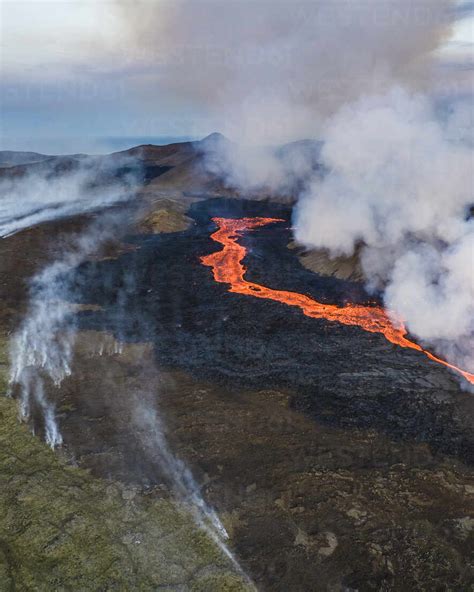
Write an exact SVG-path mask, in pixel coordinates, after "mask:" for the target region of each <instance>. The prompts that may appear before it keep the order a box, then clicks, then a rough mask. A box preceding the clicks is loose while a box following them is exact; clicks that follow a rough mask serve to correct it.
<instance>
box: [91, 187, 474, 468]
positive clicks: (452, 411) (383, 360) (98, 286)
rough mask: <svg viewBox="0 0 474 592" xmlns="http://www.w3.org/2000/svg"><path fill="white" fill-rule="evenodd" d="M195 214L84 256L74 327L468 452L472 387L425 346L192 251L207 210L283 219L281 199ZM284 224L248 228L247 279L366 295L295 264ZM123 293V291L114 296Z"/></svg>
mask: <svg viewBox="0 0 474 592" xmlns="http://www.w3.org/2000/svg"><path fill="white" fill-rule="evenodd" d="M190 214H191V216H193V217H194V219H195V220H196V225H195V226H194V227H192V228H190V229H189V230H187V231H185V232H180V233H171V234H167V235H166V236H163V235H156V236H148V237H143V236H141V237H135V238H133V237H131V238H130V240H131V241H132V242H134V243H135V244H136V245H137V246H139V247H140V248H139V249H138V250H136V251H134V252H133V253H129V254H127V255H124V256H122V257H120V258H119V259H118V260H116V261H105V262H103V263H100V262H99V263H94V264H87V265H86V266H84V267H83V269H82V271H81V274H83V277H82V278H81V284H82V285H86V286H89V288H88V289H87V290H86V291H84V292H83V293H82V296H83V302H84V303H93V304H99V305H100V306H101V307H103V310H102V311H101V312H98V313H92V312H91V313H84V314H83V315H82V326H83V327H84V328H88V329H91V328H92V329H99V330H107V331H112V332H114V333H115V334H116V335H117V337H119V338H122V339H123V338H125V339H130V340H143V339H145V340H151V341H152V342H153V343H154V344H155V352H156V359H157V362H158V364H159V365H160V366H165V367H169V368H181V369H185V370H187V371H189V372H191V373H192V374H193V375H194V376H196V377H198V378H200V379H206V380H209V379H212V380H214V381H218V382H221V383H222V384H225V385H228V386H233V387H244V388H257V389H258V388H278V389H282V388H283V389H288V390H289V391H290V392H291V393H292V405H293V407H294V408H295V409H298V410H301V411H304V412H306V413H309V414H310V415H312V416H313V417H315V418H318V419H319V420H321V421H324V422H327V423H328V424H331V425H338V426H344V427H352V428H356V427H357V428H364V429H366V428H377V429H379V430H382V431H384V432H386V433H387V434H389V435H390V436H392V437H397V438H402V439H407V438H408V439H413V440H418V441H421V442H427V443H429V444H430V445H431V446H432V448H433V450H435V451H436V450H440V451H443V452H446V453H449V454H456V455H459V456H460V457H461V458H462V459H463V460H465V461H467V462H472V461H473V460H474V457H473V450H474V446H473V439H474V435H473V430H472V427H473V423H472V421H473V417H474V401H473V399H472V396H471V395H470V394H468V393H466V392H463V391H462V390H461V388H460V386H459V380H458V378H457V377H454V376H453V375H452V374H451V373H450V372H449V371H448V370H446V369H445V368H443V367H442V366H440V365H439V364H436V363H435V362H431V361H429V360H428V359H427V358H426V357H425V356H424V355H422V354H420V353H418V352H415V351H413V350H409V349H403V348H400V347H396V346H393V345H392V344H390V343H389V342H387V341H386V340H385V338H384V337H383V336H382V335H378V334H370V333H367V332H365V331H363V330H362V329H359V328H357V327H347V326H342V325H339V324H337V323H328V322H326V321H324V320H315V319H311V318H308V317H306V316H304V315H303V314H302V313H301V312H300V311H299V310H298V309H296V308H292V307H288V306H286V305H284V304H280V303H276V302H271V301H264V300H258V299H253V298H251V297H248V296H244V295H239V294H231V293H229V292H227V289H226V286H224V285H222V284H216V283H215V282H214V281H213V279H212V275H211V271H210V269H209V268H206V267H203V266H202V265H200V262H199V257H200V256H202V255H205V254H207V253H209V252H212V251H213V250H215V249H216V248H219V245H216V243H214V242H213V241H211V240H210V238H209V235H210V233H211V232H212V230H213V228H214V225H213V223H212V221H210V218H211V217H212V216H214V215H228V216H236V217H238V216H242V215H265V216H278V217H284V218H285V219H286V220H288V219H289V212H288V210H286V209H285V208H284V207H280V206H276V205H274V204H273V205H270V204H264V203H255V202H244V201H241V200H239V201H237V200H235V201H232V200H219V199H216V200H211V201H208V202H201V203H200V204H198V205H196V206H195V207H194V208H193V209H192V210H191V213H190ZM289 236H290V230H289V223H288V222H283V223H279V224H274V225H272V226H268V227H264V228H262V229H260V230H258V231H254V232H251V233H248V234H247V235H246V236H245V237H244V238H243V243H244V244H245V245H246V246H247V248H248V251H249V254H248V257H247V260H246V261H245V263H246V265H247V267H248V272H247V278H248V279H249V280H251V281H254V282H259V283H262V284H264V285H266V286H269V287H272V288H278V289H284V290H293V291H297V292H301V293H305V294H308V295H310V296H312V297H314V298H316V299H318V300H321V301H326V302H330V303H337V304H341V305H342V304H343V303H344V302H346V301H351V302H364V301H367V300H368V297H367V295H366V294H365V293H364V291H363V289H362V287H361V286H360V285H358V284H353V283H350V282H347V281H342V280H337V279H335V278H332V277H319V276H317V275H315V274H313V273H311V272H309V271H307V270H306V269H304V268H303V267H302V266H301V265H300V263H299V262H298V260H297V258H296V257H295V256H294V254H293V253H291V252H290V251H289V250H288V249H287V248H286V244H287V243H288V240H289ZM117 295H120V298H117Z"/></svg>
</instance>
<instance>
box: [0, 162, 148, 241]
mask: <svg viewBox="0 0 474 592" xmlns="http://www.w3.org/2000/svg"><path fill="white" fill-rule="evenodd" d="M138 174H139V167H138V165H137V161H136V160H132V159H131V158H130V157H127V156H118V155H114V156H113V157H106V158H94V157H84V158H82V159H80V160H78V159H72V160H64V159H61V158H58V159H55V158H52V159H50V160H48V161H46V162H43V163H41V164H40V165H30V166H28V167H26V169H25V170H24V171H23V170H22V171H21V173H20V174H18V173H14V174H12V173H11V172H10V171H9V170H8V169H5V170H4V171H3V172H2V176H1V177H0V237H6V236H9V235H11V234H15V233H16V232H19V231H21V230H24V229H25V228H29V227H31V226H34V225H35V224H39V223H41V222H46V221H50V220H57V219H60V218H64V217H66V216H72V215H75V214H84V213H87V212H91V211H94V210H98V209H100V208H103V207H106V206H109V205H112V204H114V203H116V202H118V201H122V200H124V199H127V197H128V196H129V191H130V190H131V189H132V187H133V186H134V184H135V183H136V181H137V176H138Z"/></svg>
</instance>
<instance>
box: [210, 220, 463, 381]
mask: <svg viewBox="0 0 474 592" xmlns="http://www.w3.org/2000/svg"><path fill="white" fill-rule="evenodd" d="M213 222H215V224H216V225H217V227H218V229H217V230H216V232H214V233H213V234H212V235H211V238H212V239H213V240H214V241H216V242H218V243H220V244H221V245H223V249H222V250H220V251H217V252H216V253H212V254H210V255H206V256H205V257H201V262H202V264H203V265H206V266H208V267H211V268H212V273H213V275H214V279H215V280H216V282H219V283H222V284H229V286H230V287H229V292H235V293H237V294H245V295H248V296H253V297H255V298H263V299H266V300H274V301H276V302H281V303H283V304H287V305H289V306H297V307H298V308H300V309H301V311H302V312H303V313H304V314H305V315H306V316H308V317H312V318H315V319H326V320H327V321H331V322H337V323H342V324H344V325H350V326H355V327H361V328H362V329H364V330H365V331H368V332H370V333H381V334H382V335H383V336H384V337H385V338H386V339H387V340H388V341H390V342H391V343H393V344H395V345H399V346H400V347H405V348H410V349H414V350H415V351H419V352H420V353H423V354H425V355H426V356H427V357H428V358H429V359H430V360H433V361H434V362H437V363H438V364H442V365H443V366H446V367H447V368H450V369H451V370H453V371H455V372H457V373H458V374H460V375H461V376H463V377H464V378H465V379H466V380H467V381H468V382H470V383H471V384H474V374H471V373H469V372H466V371H465V370H462V369H460V368H458V367H457V366H454V365H452V364H450V363H449V362H446V361H445V360H443V359H441V358H438V357H437V356H435V355H434V354H432V353H431V352H429V351H427V350H425V349H423V348H422V347H421V345H419V344H417V343H415V342H414V341H411V340H410V339H408V338H407V331H406V329H405V327H404V325H403V323H402V322H398V323H394V322H393V321H392V320H391V319H390V318H389V316H388V315H387V313H386V312H385V310H384V309H383V308H382V307H380V306H365V305H361V304H347V305H345V306H343V307H340V306H336V305H334V304H325V303H322V302H318V301H317V300H314V299H313V298H311V297H309V296H306V295H304V294H299V293H298V292H289V291H286V290H274V289H272V288H267V287H266V286H263V285H261V284H256V283H253V282H249V281H247V280H246V279H245V277H244V276H245V272H246V268H245V266H244V265H243V263H242V261H243V259H244V257H245V255H246V254H247V249H246V248H245V247H244V246H242V245H240V244H239V243H238V242H237V241H238V239H239V237H240V236H241V235H242V233H243V232H245V231H248V230H253V229H255V228H258V227H260V226H265V225H267V224H272V223H275V222H282V220H279V219H277V218H239V219H231V218H213Z"/></svg>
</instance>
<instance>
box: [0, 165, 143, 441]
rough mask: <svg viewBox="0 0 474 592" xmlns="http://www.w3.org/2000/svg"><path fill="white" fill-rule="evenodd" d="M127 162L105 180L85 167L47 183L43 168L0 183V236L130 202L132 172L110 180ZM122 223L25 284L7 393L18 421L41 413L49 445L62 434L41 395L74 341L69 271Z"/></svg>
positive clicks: (116, 219) (85, 237) (110, 224)
mask: <svg viewBox="0 0 474 592" xmlns="http://www.w3.org/2000/svg"><path fill="white" fill-rule="evenodd" d="M125 164H127V165H129V166H130V165H131V161H130V159H126V160H125V159H122V158H118V159H115V158H112V159H110V161H109V162H108V163H107V165H106V172H107V176H105V177H104V172H105V169H104V167H103V166H98V165H97V163H95V162H94V163H90V162H87V163H86V164H83V163H80V164H79V165H78V168H77V169H76V170H74V171H73V172H66V173H64V174H61V175H59V176H53V177H51V172H50V171H49V170H48V169H42V170H41V172H35V173H29V174H27V175H26V176H23V177H20V178H8V179H6V180H4V181H3V182H2V183H1V184H0V211H1V213H2V223H1V225H0V232H1V233H2V236H5V235H8V234H12V233H15V232H18V231H19V230H21V229H24V228H26V227H28V226H30V225H31V224H37V223H39V222H42V221H45V220H52V219H57V218H60V217H64V216H65V215H71V214H79V213H81V214H82V213H85V212H90V211H91V210H97V209H100V208H104V207H105V206H110V205H112V204H114V203H118V202H121V201H125V200H127V199H129V198H130V196H131V190H132V188H133V183H134V182H135V183H136V172H137V170H138V169H136V167H135V172H130V171H128V172H127V173H126V175H125V176H124V177H122V178H121V179H120V178H119V179H115V180H114V179H113V178H111V175H113V173H114V171H115V172H116V173H117V172H118V171H119V170H120V168H121V167H123V166H124V165H125ZM101 176H102V179H101ZM105 181H107V182H106V183H105ZM120 224H121V225H122V226H123V220H122V219H121V215H120V214H117V215H114V214H111V215H107V216H106V215H103V216H102V218H99V219H98V220H97V221H96V222H94V223H92V224H91V225H90V226H89V227H88V228H87V229H86V231H84V232H83V233H82V234H79V235H77V236H75V237H73V238H72V239H70V242H71V244H70V246H69V247H67V248H66V250H65V252H64V253H63V254H62V255H61V256H60V258H59V259H57V260H56V261H53V262H52V263H51V264H49V265H47V266H46V267H45V268H44V269H43V270H41V271H40V272H38V273H37V274H36V275H35V276H34V277H33V278H32V279H31V282H30V293H29V299H30V301H29V306H28V310H27V313H26V315H25V317H24V319H23V321H22V323H21V324H20V326H19V327H18V329H17V330H16V332H15V334H14V335H13V337H12V338H11V340H10V361H11V364H10V369H11V370H10V386H11V388H10V390H11V392H12V393H13V392H15V393H18V396H19V399H20V416H21V417H22V418H23V419H24V420H27V419H28V418H29V417H30V414H31V412H32V406H35V407H37V408H38V410H39V411H40V412H41V413H42V415H43V420H44V432H45V439H46V441H47V443H48V444H49V445H50V446H52V447H55V446H58V445H60V444H61V443H62V436H61V432H60V429H59V426H58V423H57V420H56V417H55V410H54V405H53V404H52V403H51V402H50V401H48V399H47V396H46V391H47V388H48V387H50V386H52V387H55V388H58V387H59V386H60V384H61V382H62V381H63V380H64V378H65V377H66V376H68V375H70V374H71V360H72V356H73V349H74V341H75V327H74V315H73V314H72V310H71V306H70V304H69V303H68V301H69V302H71V301H74V299H73V297H74V294H73V289H74V288H73V286H72V285H71V279H70V278H71V272H72V271H73V270H74V269H75V268H76V267H77V266H78V265H79V264H81V263H82V262H83V261H84V260H85V259H87V257H88V256H90V255H91V254H93V253H94V252H95V251H97V249H98V247H99V246H100V245H101V244H102V243H103V242H104V241H105V240H108V239H111V238H113V237H114V236H116V233H117V231H118V228H119V225H120Z"/></svg>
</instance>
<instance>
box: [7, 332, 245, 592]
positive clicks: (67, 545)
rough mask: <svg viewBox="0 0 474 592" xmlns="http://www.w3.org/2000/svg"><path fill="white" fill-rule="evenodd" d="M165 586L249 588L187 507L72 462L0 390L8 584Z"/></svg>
mask: <svg viewBox="0 0 474 592" xmlns="http://www.w3.org/2000/svg"><path fill="white" fill-rule="evenodd" d="M6 371H7V359H6V340H5V339H4V338H3V339H1V341H0V380H1V389H2V391H3V392H5V390H6V389H5V387H6V380H7V376H6ZM161 589H163V590H164V589H166V590H193V591H194V590H195V591H201V590H206V592H208V591H212V590H215V591H222V590H228V591H229V592H231V591H232V592H233V591H237V590H244V589H246V586H245V584H243V582H242V579H241V578H240V577H239V576H236V575H235V573H233V569H232V567H231V566H230V565H229V563H228V561H227V560H226V559H225V558H224V557H223V556H222V554H221V553H220V551H219V550H218V549H217V548H216V546H215V545H214V544H213V543H212V542H211V541H210V540H209V539H208V538H207V537H206V535H205V534H204V532H202V531H201V530H199V529H198V528H197V527H196V526H195V524H194V522H193V520H192V518H191V517H190V516H189V514H188V513H187V512H186V510H185V509H184V508H180V507H178V506H177V505H176V504H174V503H173V502H171V501H169V500H165V499H157V498H156V497H155V496H153V495H143V494H141V493H140V492H139V491H136V490H133V489H130V488H127V487H126V486H124V485H122V484H120V483H118V482H111V481H105V480H100V479H96V478H94V477H92V476H91V475H90V474H89V473H88V472H87V471H84V470H82V469H79V468H75V467H71V466H68V465H67V464H66V462H65V461H64V460H63V459H62V458H60V456H58V455H57V454H56V453H55V452H54V451H52V450H50V449H49V448H48V447H47V446H46V445H45V444H43V443H42V442H41V441H40V440H39V439H38V438H36V437H35V436H33V435H32V434H31V433H30V431H29V430H28V428H27V426H25V425H23V424H21V423H19V421H18V414H17V406H16V402H15V401H13V400H12V399H9V398H8V397H3V396H2V397H0V590H1V591H2V592H3V591H9V590H12V591H13V590H15V591H17V592H18V591H23V590H25V591H26V590H34V591H35V592H36V591H38V592H40V591H45V592H46V591H47V592H51V591H52V590H55V591H62V590H74V591H82V590H84V591H87V592H90V591H95V590H97V591H99V590H100V591H106V590H120V591H125V590H133V591H138V590H142V591H147V590H154V591H156V590H161Z"/></svg>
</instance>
